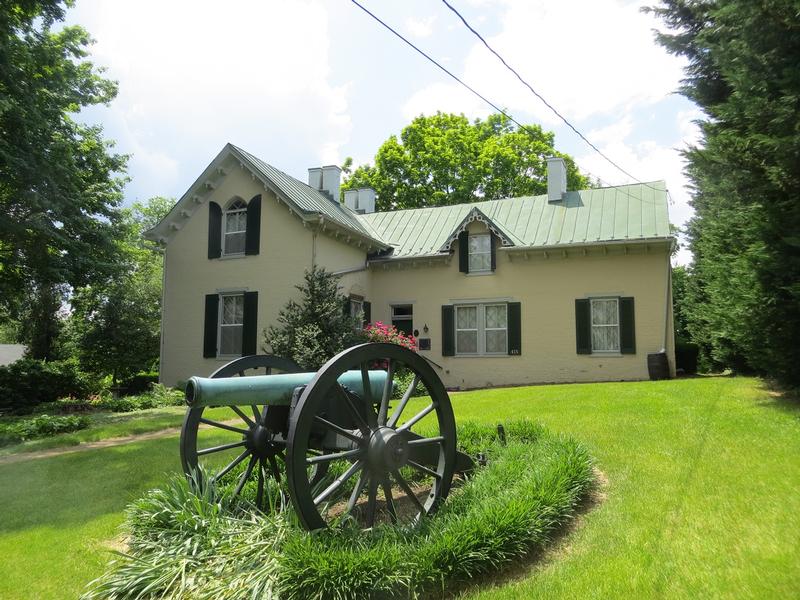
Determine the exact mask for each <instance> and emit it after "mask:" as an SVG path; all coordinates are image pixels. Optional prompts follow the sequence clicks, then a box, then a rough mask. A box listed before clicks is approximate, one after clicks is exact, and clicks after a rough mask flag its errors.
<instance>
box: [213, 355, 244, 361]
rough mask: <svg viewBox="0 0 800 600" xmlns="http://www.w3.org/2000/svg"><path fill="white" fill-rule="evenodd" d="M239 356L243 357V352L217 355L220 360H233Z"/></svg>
mask: <svg viewBox="0 0 800 600" xmlns="http://www.w3.org/2000/svg"><path fill="white" fill-rule="evenodd" d="M237 358H242V355H241V354H226V355H224V356H223V355H219V356H217V358H216V360H217V361H219V362H231V361H232V360H236V359H237Z"/></svg>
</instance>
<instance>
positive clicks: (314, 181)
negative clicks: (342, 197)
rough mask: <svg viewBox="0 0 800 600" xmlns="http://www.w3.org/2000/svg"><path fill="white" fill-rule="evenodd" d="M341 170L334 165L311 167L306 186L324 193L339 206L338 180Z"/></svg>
mask: <svg viewBox="0 0 800 600" xmlns="http://www.w3.org/2000/svg"><path fill="white" fill-rule="evenodd" d="M341 176H342V170H341V169H340V168H339V167H337V166H336V165H327V166H324V167H312V168H310V169H309V170H308V185H310V186H311V187H312V188H314V189H315V190H319V191H320V192H322V193H324V194H325V195H326V196H328V198H330V199H331V200H332V201H333V202H335V203H336V204H339V180H340V179H341Z"/></svg>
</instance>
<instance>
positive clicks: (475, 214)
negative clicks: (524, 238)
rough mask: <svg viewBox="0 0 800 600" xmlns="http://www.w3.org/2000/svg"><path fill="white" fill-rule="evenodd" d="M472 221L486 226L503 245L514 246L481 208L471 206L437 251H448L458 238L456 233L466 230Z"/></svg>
mask: <svg viewBox="0 0 800 600" xmlns="http://www.w3.org/2000/svg"><path fill="white" fill-rule="evenodd" d="M473 221H480V222H481V223H483V224H484V225H486V228H487V229H488V230H489V231H491V232H492V233H493V234H494V235H495V236H497V239H499V240H500V243H501V245H503V246H515V245H516V244H514V242H513V241H512V240H511V238H510V237H508V236H507V235H506V234H505V233H504V232H503V230H502V229H500V227H498V225H497V223H495V222H494V221H492V220H491V219H490V218H489V217H487V216H486V215H485V214H484V213H483V211H481V209H479V208H478V207H473V208H472V210H470V211H469V213H467V216H466V217H464V219H463V220H462V221H461V223H460V224H459V225H458V226H457V227H456V228H455V229H454V230H453V232H452V233H451V234H450V236H449V237H448V238H447V240H446V241H445V243H444V244H442V246H441V247H440V248H439V252H450V248H451V246H452V245H453V242H455V241H456V240H457V239H458V235H459V234H460V233H462V232H464V231H466V230H467V226H468V225H469V224H470V223H472V222H473Z"/></svg>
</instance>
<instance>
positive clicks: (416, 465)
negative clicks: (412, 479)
mask: <svg viewBox="0 0 800 600" xmlns="http://www.w3.org/2000/svg"><path fill="white" fill-rule="evenodd" d="M408 466H409V467H414V468H415V469H416V470H417V471H422V472H423V473H427V474H428V475H430V476H431V477H434V478H436V479H441V478H442V476H441V475H439V473H437V472H436V471H434V470H433V469H429V468H428V467H426V466H424V465H421V464H419V463H418V462H414V461H413V460H409V461H408Z"/></svg>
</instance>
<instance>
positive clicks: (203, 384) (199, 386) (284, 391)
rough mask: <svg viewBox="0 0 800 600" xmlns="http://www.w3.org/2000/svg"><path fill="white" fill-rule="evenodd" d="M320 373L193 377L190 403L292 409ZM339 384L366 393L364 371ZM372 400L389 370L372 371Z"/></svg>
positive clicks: (347, 374) (348, 373)
mask: <svg viewBox="0 0 800 600" xmlns="http://www.w3.org/2000/svg"><path fill="white" fill-rule="evenodd" d="M314 375H316V373H281V374H279V375H253V376H250V377H222V378H219V379H209V378H207V377H192V378H190V379H189V381H188V383H187V384H186V404H188V405H189V406H192V407H199V406H247V405H250V404H267V405H269V406H280V405H284V406H288V405H289V404H290V403H291V401H292V392H293V391H294V389H295V388H296V387H298V386H301V385H307V384H308V383H310V382H311V380H312V379H313V378H314ZM338 381H339V383H340V384H341V385H343V386H345V387H346V388H348V389H350V390H352V391H353V392H355V393H356V394H358V395H362V394H363V392H364V388H363V384H362V378H361V371H345V372H344V373H342V375H341V376H340V377H339V380H338ZM369 383H370V388H371V391H372V397H373V398H375V399H379V398H380V397H381V396H382V395H383V387H384V385H386V371H380V370H376V371H369Z"/></svg>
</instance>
